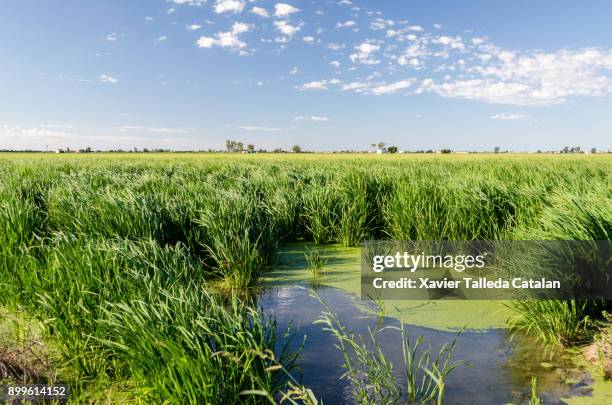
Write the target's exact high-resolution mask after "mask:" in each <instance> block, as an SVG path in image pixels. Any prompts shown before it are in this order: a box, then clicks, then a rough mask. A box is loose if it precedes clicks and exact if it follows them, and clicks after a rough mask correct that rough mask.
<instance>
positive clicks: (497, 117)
mask: <svg viewBox="0 0 612 405" xmlns="http://www.w3.org/2000/svg"><path fill="white" fill-rule="evenodd" d="M491 119H492V120H499V121H515V120H528V119H531V117H530V116H529V115H526V114H510V113H501V114H495V115H492V116H491Z"/></svg>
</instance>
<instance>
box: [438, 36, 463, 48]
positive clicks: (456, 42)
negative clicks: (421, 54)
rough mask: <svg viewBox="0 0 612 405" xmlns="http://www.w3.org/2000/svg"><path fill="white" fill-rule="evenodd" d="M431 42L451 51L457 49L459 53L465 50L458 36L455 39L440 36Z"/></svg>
mask: <svg viewBox="0 0 612 405" xmlns="http://www.w3.org/2000/svg"><path fill="white" fill-rule="evenodd" d="M431 42H433V43H434V44H440V45H444V46H447V47H449V48H451V49H457V50H459V51H463V50H465V44H464V43H463V40H462V38H461V37H460V36H456V37H448V36H440V37H436V38H434V39H433V40H432V41H431Z"/></svg>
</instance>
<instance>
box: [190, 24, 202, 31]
mask: <svg viewBox="0 0 612 405" xmlns="http://www.w3.org/2000/svg"><path fill="white" fill-rule="evenodd" d="M200 28H202V26H201V25H200V24H191V25H188V26H187V31H197V30H199V29H200Z"/></svg>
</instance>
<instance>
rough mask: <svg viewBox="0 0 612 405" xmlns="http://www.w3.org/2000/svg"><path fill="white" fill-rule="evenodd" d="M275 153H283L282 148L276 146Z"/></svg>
mask: <svg viewBox="0 0 612 405" xmlns="http://www.w3.org/2000/svg"><path fill="white" fill-rule="evenodd" d="M273 152H274V153H283V150H282V149H281V148H276V149H274V150H273Z"/></svg>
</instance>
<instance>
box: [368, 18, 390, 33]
mask: <svg viewBox="0 0 612 405" xmlns="http://www.w3.org/2000/svg"><path fill="white" fill-rule="evenodd" d="M393 25H395V21H393V20H385V19H384V18H380V17H378V18H375V19H374V21H372V22H371V23H370V29H371V30H374V31H378V30H384V29H385V28H387V27H388V26H393Z"/></svg>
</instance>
